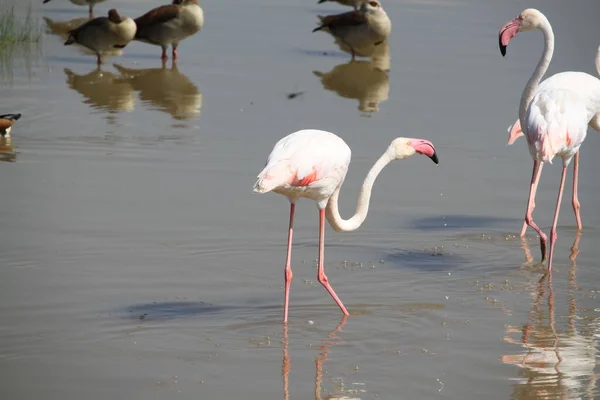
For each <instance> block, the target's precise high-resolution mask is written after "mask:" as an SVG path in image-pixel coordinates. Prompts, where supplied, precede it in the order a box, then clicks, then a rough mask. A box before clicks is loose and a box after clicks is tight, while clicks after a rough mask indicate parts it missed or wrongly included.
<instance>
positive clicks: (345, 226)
mask: <svg viewBox="0 0 600 400" xmlns="http://www.w3.org/2000/svg"><path fill="white" fill-rule="evenodd" d="M394 159H395V158H394V157H393V156H392V155H390V151H389V150H388V151H386V152H385V153H384V154H383V155H382V156H381V157H379V160H377V161H376V162H375V164H374V165H373V167H371V170H370V171H369V173H368V174H367V177H366V178H365V181H364V182H363V184H362V187H361V188H360V192H359V193H358V202H357V204H356V213H354V215H353V216H352V217H350V218H349V219H343V218H342V217H341V216H340V211H339V208H338V199H339V197H340V187H341V185H340V186H338V187H337V189H336V190H335V192H333V194H332V195H331V198H330V199H329V202H328V203H327V209H326V216H327V221H329V223H330V224H331V227H332V228H333V229H334V230H335V231H336V232H348V231H353V230H355V229H358V227H359V226H361V225H362V223H363V222H364V220H365V218H367V213H368V212H369V202H370V200H371V190H372V189H373V184H374V183H375V179H377V176H378V175H379V173H380V172H381V170H382V169H383V168H385V166H386V165H388V164H389V163H390V162H392V161H393V160H394Z"/></svg>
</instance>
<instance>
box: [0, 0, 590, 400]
mask: <svg viewBox="0 0 600 400" xmlns="http://www.w3.org/2000/svg"><path fill="white" fill-rule="evenodd" d="M15 3H16V2H15ZM39 3H40V4H38V3H37V2H36V3H35V4H33V12H34V16H35V17H36V18H38V19H39V22H40V25H41V26H42V28H43V29H44V31H45V34H44V37H43V42H42V44H41V45H40V46H39V47H33V48H26V49H17V50H15V53H14V54H11V56H10V57H3V58H1V61H2V69H1V70H0V72H1V75H0V78H1V80H0V85H1V87H2V98H1V99H0V108H1V110H2V112H21V113H23V118H22V119H21V120H20V121H19V122H18V124H17V125H15V128H14V129H13V132H12V137H11V138H10V139H3V140H1V141H0V161H7V162H0V184H1V188H2V192H1V193H2V196H1V197H0V198H1V204H2V207H0V221H1V222H0V223H1V226H2V229H0V339H1V340H0V377H1V378H0V398H2V399H30V398H31V399H33V398H44V399H65V398H81V397H83V396H85V398H87V399H105V398H134V399H138V398H139V399H165V398H179V399H181V398H185V399H187V398H190V399H192V398H194V399H197V398H201V399H234V398H243V399H248V400H253V399H266V398H269V399H270V398H284V399H297V398H298V399H300V398H313V397H315V399H332V398H346V399H348V398H352V399H354V398H360V399H373V398H381V399H399V398H401V399H429V398H437V397H444V398H448V399H481V398H486V399H487V398H497V399H507V398H510V399H538V398H541V399H558V398H560V399H575V398H582V399H592V398H595V397H598V396H599V395H600V394H599V393H600V388H599V385H598V383H597V377H598V372H599V371H598V370H599V368H598V366H597V364H598V357H599V356H598V349H599V347H600V345H599V343H598V340H599V338H600V336H599V335H600V316H599V314H598V312H599V305H598V304H599V303H598V296H599V291H600V268H598V261H597V255H596V254H595V251H594V246H595V245H597V244H598V243H599V240H600V215H599V214H598V212H597V208H596V207H595V204H596V200H597V195H598V193H599V192H600V181H599V180H598V179H597V176H596V175H595V171H597V170H598V169H599V168H600V158H598V157H595V156H594V154H595V153H597V151H598V150H600V144H599V143H600V142H599V139H598V137H597V136H598V134H597V132H595V131H590V134H589V137H588V139H587V140H586V142H585V144H584V146H583V147H582V150H581V168H580V182H581V186H580V194H579V195H580V201H581V204H582V216H583V223H584V226H585V228H584V231H583V233H582V234H581V235H578V234H577V233H576V231H575V228H574V225H575V221H574V217H573V212H572V210H571V207H570V196H571V194H570V188H569V189H567V191H566V192H565V199H564V202H563V207H562V214H561V218H560V221H559V231H558V234H559V239H558V243H557V247H556V249H557V250H556V254H555V259H554V267H553V273H552V275H551V276H546V275H544V274H543V271H544V269H543V267H542V266H540V265H539V250H538V244H537V239H536V237H535V236H534V235H532V234H531V233H530V235H529V236H528V237H527V239H526V240H524V241H521V240H520V239H519V238H518V237H515V235H516V234H518V229H520V227H521V223H522V217H523V213H524V207H525V202H526V196H527V186H528V181H529V178H530V174H531V172H530V171H531V159H530V157H529V155H528V151H527V148H526V145H525V141H524V140H523V139H520V140H519V141H518V142H517V143H516V144H515V145H513V146H510V147H507V146H506V145H505V143H506V139H507V133H506V128H507V127H508V125H509V124H511V123H512V122H514V121H515V119H516V118H517V106H518V99H519V96H520V93H521V91H522V88H523V86H524V84H525V82H526V80H527V79H528V78H529V76H530V74H531V72H532V70H533V68H534V66H535V64H536V62H537V60H538V58H539V55H540V54H541V49H542V37H541V33H539V32H535V33H532V34H521V35H519V37H518V38H516V39H515V40H514V41H513V42H511V45H510V47H509V49H508V54H507V56H506V57H505V58H502V56H501V55H500V54H499V51H498V47H497V36H496V35H497V31H498V29H499V28H500V27H501V26H502V25H503V24H504V23H505V22H506V21H508V20H509V19H511V18H513V17H514V16H515V15H517V13H518V12H520V11H521V10H522V9H523V8H525V7H526V6H527V7H537V8H540V9H541V10H542V11H543V12H544V13H545V14H546V15H547V17H548V18H549V20H550V21H551V22H552V24H553V27H554V31H555V34H556V40H557V41H556V51H555V56H554V60H553V62H552V65H551V67H550V71H549V73H555V72H558V71H563V70H582V71H586V72H589V73H591V74H594V75H595V74H596V72H595V71H594V61H593V60H594V55H595V51H596V48H597V46H598V44H599V43H598V38H600V28H599V27H598V24H597V23H596V18H595V17H596V15H597V10H598V9H597V5H596V2H595V1H591V0H590V1H585V2H578V6H577V7H572V6H570V5H567V3H565V2H560V1H558V0H552V1H541V0H532V1H530V2H528V3H527V4H524V3H523V2H518V1H514V0H511V1H503V2H496V1H491V0H488V1H486V2H481V1H476V0H465V1H452V2H451V1H425V0H423V1H417V0H410V1H395V0H388V1H385V2H384V3H383V4H384V7H385V8H386V10H387V12H388V14H389V15H390V17H391V19H392V20H393V23H394V28H393V33H392V37H391V39H390V41H389V57H390V58H389V59H386V60H385V61H384V62H383V63H384V67H381V64H377V62H371V61H369V60H368V59H361V60H360V61H361V63H358V64H356V65H348V62H349V55H347V54H345V53H343V52H342V51H340V50H339V49H337V47H336V46H335V45H334V43H333V40H332V39H331V38H330V37H329V36H328V35H326V34H325V33H322V32H318V33H314V34H311V33H310V30H311V29H312V28H313V27H314V24H315V20H316V15H317V14H319V13H334V12H342V11H345V9H344V8H342V7H340V6H337V5H335V4H325V5H316V4H313V1H308V0H307V1H305V0H292V1H289V2H281V1H275V0H252V1H241V0H237V1H232V0H230V1H219V2H208V1H205V2H203V4H202V6H203V8H204V11H205V14H206V25H205V28H204V29H203V31H202V32H201V33H200V34H199V35H197V36H195V37H193V38H191V39H188V40H186V41H184V42H183V43H182V44H181V46H180V60H179V62H178V63H177V66H176V67H173V66H172V65H171V62H170V61H169V63H168V64H167V65H166V66H165V67H164V68H163V67H161V62H160V59H159V56H160V49H159V48H156V47H152V46H149V45H145V44H141V43H132V44H131V45H130V46H128V47H127V48H126V49H125V50H124V52H123V55H121V56H115V57H112V58H109V59H108V60H107V63H106V64H105V65H103V66H102V68H101V69H97V68H96V65H95V57H93V56H92V55H89V54H86V53H85V52H84V51H82V50H80V49H77V48H75V47H73V46H71V47H65V46H62V42H63V41H64V32H65V26H67V25H68V23H69V21H72V20H77V19H81V18H84V19H85V17H86V15H87V9H86V8H85V7H77V6H74V5H72V4H71V3H68V2H66V1H60V0H54V1H52V2H50V3H47V4H45V5H42V4H41V2H39ZM109 4H110V5H111V6H116V7H118V9H119V11H120V12H121V13H122V14H124V15H129V16H137V15H140V14H142V13H143V12H145V11H146V10H147V9H149V8H151V7H153V6H155V5H159V4H161V2H158V1H141V0H137V1H128V2H122V3H119V2H116V1H111V0H109V1H107V2H105V3H101V4H99V5H97V6H96V15H101V14H103V13H105V12H106V10H107V9H108V8H109V7H110V6H109ZM19 7H20V8H19V9H18V10H19V12H21V13H23V12H24V10H25V8H23V7H24V6H23V7H21V6H19ZM386 63H388V64H389V65H387V64H386ZM374 64H377V65H374ZM380 67H381V68H380ZM388 68H389V72H382V70H384V71H385V70H387V69H388ZM315 71H317V72H318V73H316V72H315ZM357 74H358V75H360V76H366V77H368V79H365V80H363V81H362V83H361V84H358V83H357V82H356V79H355V77H356V76H357ZM290 94H295V96H289V95H290ZM288 97H292V98H288ZM301 128H320V129H325V130H330V131H333V132H336V133H338V134H339V135H340V136H342V137H343V138H344V140H346V142H347V143H348V144H349V145H350V147H351V148H352V149H353V162H352V164H351V166H350V170H349V173H348V175H347V178H346V182H345V185H344V188H343V189H342V196H341V197H342V199H341V206H340V208H341V212H342V215H343V216H348V215H350V213H351V212H353V210H354V202H355V201H356V197H355V196H356V193H357V191H358V188H359V185H360V183H361V182H362V179H363V178H364V174H365V173H366V171H367V169H368V168H369V166H370V165H371V163H372V162H373V160H374V159H375V158H376V157H377V156H378V155H379V154H380V153H381V152H382V151H383V150H384V149H385V148H386V146H387V145H388V143H389V142H390V141H391V140H392V139H393V138H394V137H396V136H408V137H422V138H427V139H430V140H431V141H432V142H433V143H434V144H435V146H436V148H437V150H438V153H439V157H440V165H439V166H438V167H436V166H435V165H434V164H433V163H432V162H431V161H429V160H427V159H426V158H424V157H413V158H411V159H409V160H404V161H402V162H398V163H394V164H392V165H390V166H389V167H388V168H387V169H386V170H385V171H384V173H383V174H382V175H381V176H380V177H379V178H378V180H377V184H376V187H375V192H374V195H373V198H372V201H371V206H372V209H371V211H370V213H369V217H368V218H367V220H366V222H365V224H364V225H363V226H362V227H361V228H360V229H359V230H357V231H355V232H352V233H345V234H341V233H335V232H333V231H332V230H331V229H330V228H327V231H326V234H325V237H326V243H327V246H326V252H325V257H326V269H327V272H328V276H329V279H330V281H331V283H332V285H333V287H334V288H335V289H336V291H337V293H338V294H339V295H340V297H341V298H342V300H343V301H344V302H345V304H346V306H347V307H348V309H349V310H350V313H351V315H350V317H348V318H347V319H341V315H340V313H339V310H338V309H337V307H336V306H335V304H334V303H333V302H332V300H331V299H330V298H329V296H328V295H327V293H326V292H325V290H323V288H322V287H321V286H320V285H319V283H318V282H317V280H316V268H315V258H316V255H317V222H318V219H317V212H316V209H315V206H314V205H313V204H311V203H310V202H309V201H304V202H300V203H299V207H298V208H297V220H296V226H295V228H296V229H295V241H294V243H295V247H294V253H293V259H292V267H293V270H294V273H295V279H294V282H293V284H292V291H291V308H290V324H289V326H288V327H287V329H285V330H284V327H282V324H281V318H282V303H283V298H282V297H283V288H282V284H283V263H284V256H285V254H284V253H285V242H286V237H285V235H286V228H287V212H288V204H287V201H286V200H285V199H284V198H281V197H280V196H276V195H273V194H269V195H263V196H259V195H256V194H254V193H252V190H251V188H252V185H253V183H254V181H255V176H256V174H257V172H258V171H259V170H260V169H261V168H262V166H263V163H264V160H265V158H266V156H267V155H268V153H269V151H270V150H271V148H272V146H273V144H274V143H275V142H276V141H277V140H278V139H279V138H280V137H282V136H284V135H286V134H288V133H291V132H293V131H295V130H298V129H301ZM559 165H560V162H558V161H557V162H555V163H554V164H553V165H551V166H547V167H546V168H545V170H544V174H543V176H542V181H541V184H540V188H539V190H538V197H537V208H536V212H535V217H536V221H537V222H538V223H539V224H540V226H541V227H542V229H544V230H545V231H546V232H547V231H548V230H549V225H550V224H551V220H552V213H553V210H554V205H555V196H556V189H557V186H558V179H559V174H560V167H559ZM568 182H570V177H569V181H568ZM568 185H569V183H568ZM344 396H345V397H344Z"/></svg>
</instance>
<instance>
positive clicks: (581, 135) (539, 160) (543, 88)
mask: <svg viewBox="0 0 600 400" xmlns="http://www.w3.org/2000/svg"><path fill="white" fill-rule="evenodd" d="M534 29H539V30H541V31H542V33H543V34H544V52H543V54H542V57H541V59H540V61H539V62H538V65H537V67H536V69H535V71H534V72H533V75H532V76H531V78H530V79H529V81H528V82H527V85H525V89H524V90H523V94H522V95H521V102H520V106H519V125H520V126H521V128H522V127H524V128H525V129H524V132H523V134H524V135H525V136H526V138H527V143H528V145H529V152H530V154H531V156H532V158H533V172H532V177H531V185H530V189H529V199H528V201H527V211H526V214H525V223H526V224H527V225H529V226H531V227H532V228H533V229H535V231H536V232H537V233H538V235H539V236H540V250H541V252H542V261H544V260H545V258H546V242H547V237H546V235H545V234H544V233H543V232H542V231H541V229H540V228H539V227H538V226H537V225H536V223H535V222H534V221H533V217H532V214H533V209H534V208H535V194H536V191H537V186H538V182H539V179H540V175H541V173H542V167H543V165H544V162H549V163H552V159H553V158H554V157H560V158H562V161H563V169H562V176H561V180H560V186H559V191H558V198H557V202H556V210H555V212H554V220H553V223H552V228H551V230H550V252H549V255H548V270H551V269H552V255H553V252H554V244H555V243H556V239H557V234H556V224H557V222H558V214H559V211H560V203H561V199H562V193H563V189H564V183H565V174H566V171H567V167H568V166H569V164H570V162H571V160H572V159H573V158H575V164H576V165H578V161H579V156H578V153H579V148H580V147H581V144H582V143H583V141H584V139H585V137H586V134H587V126H588V124H589V123H591V124H592V126H596V125H597V123H598V122H599V121H600V115H599V112H600V80H599V79H598V78H595V77H593V76H591V75H589V74H586V73H584V72H573V71H568V72H561V73H558V74H556V75H553V76H551V77H550V78H548V79H546V80H545V81H544V82H542V84H539V82H540V80H541V79H542V77H543V76H544V74H545V73H546V70H547V69H548V65H549V64H550V60H551V59H552V54H553V52H554V33H553V31H552V27H551V25H550V22H548V19H547V18H546V17H545V16H544V14H542V13H541V12H540V11H538V10H536V9H532V8H530V9H526V10H524V11H523V12H522V13H521V14H519V15H518V16H517V17H516V18H514V19H513V20H511V21H509V22H508V23H507V24H506V25H504V26H503V27H502V29H500V32H499V34H498V36H499V45H500V53H501V54H502V55H503V56H504V55H506V47H507V46H508V43H509V42H510V40H511V39H512V38H513V37H515V36H516V35H517V33H519V32H528V31H532V30H534ZM538 85H539V86H538ZM515 125H516V124H515ZM513 129H516V128H515V127H514V126H513ZM574 169H576V168H574ZM574 172H575V173H574V176H575V179H574V183H573V189H574V196H573V197H574V202H573V208H574V209H575V214H576V216H578V213H579V201H578V200H577V170H575V171H574ZM575 200H577V203H575ZM580 224H581V221H580V220H578V226H579V225H580ZM521 235H524V232H522V233H521Z"/></svg>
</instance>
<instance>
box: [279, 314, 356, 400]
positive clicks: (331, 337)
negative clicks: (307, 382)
mask: <svg viewBox="0 0 600 400" xmlns="http://www.w3.org/2000/svg"><path fill="white" fill-rule="evenodd" d="M347 319H348V316H347V315H344V316H342V319H341V320H340V322H339V324H338V325H337V326H336V327H335V329H334V330H332V331H331V332H329V334H328V335H327V338H326V339H324V340H323V343H322V344H321V346H320V347H319V350H320V351H321V352H320V353H319V354H318V355H317V358H316V359H315V400H360V399H359V398H357V397H348V396H347V393H336V394H329V395H327V396H326V397H322V395H321V394H322V392H323V389H322V386H323V364H324V363H325V361H327V357H328V355H329V349H330V347H331V346H333V345H335V344H337V343H339V342H340V338H339V337H338V336H337V334H338V333H339V332H340V331H341V330H342V328H343V327H344V325H345V324H346V321H347ZM290 369H291V360H290V355H289V336H288V324H283V363H282V368H281V373H282V375H283V399H284V400H289V399H290V391H289V376H290ZM341 391H342V392H344V390H341Z"/></svg>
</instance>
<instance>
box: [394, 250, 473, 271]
mask: <svg viewBox="0 0 600 400" xmlns="http://www.w3.org/2000/svg"><path fill="white" fill-rule="evenodd" d="M384 260H385V261H387V262H390V263H393V266H394V267H399V268H412V269H419V270H423V271H447V270H451V269H457V268H460V267H463V266H465V265H467V264H469V263H471V262H472V260H469V259H468V258H466V257H464V256H461V255H458V254H451V253H448V252H446V251H444V248H443V247H441V246H440V247H434V248H431V249H425V250H401V249H398V250H394V251H392V252H391V253H389V254H387V255H386V256H385V257H384ZM387 265H389V264H387Z"/></svg>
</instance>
